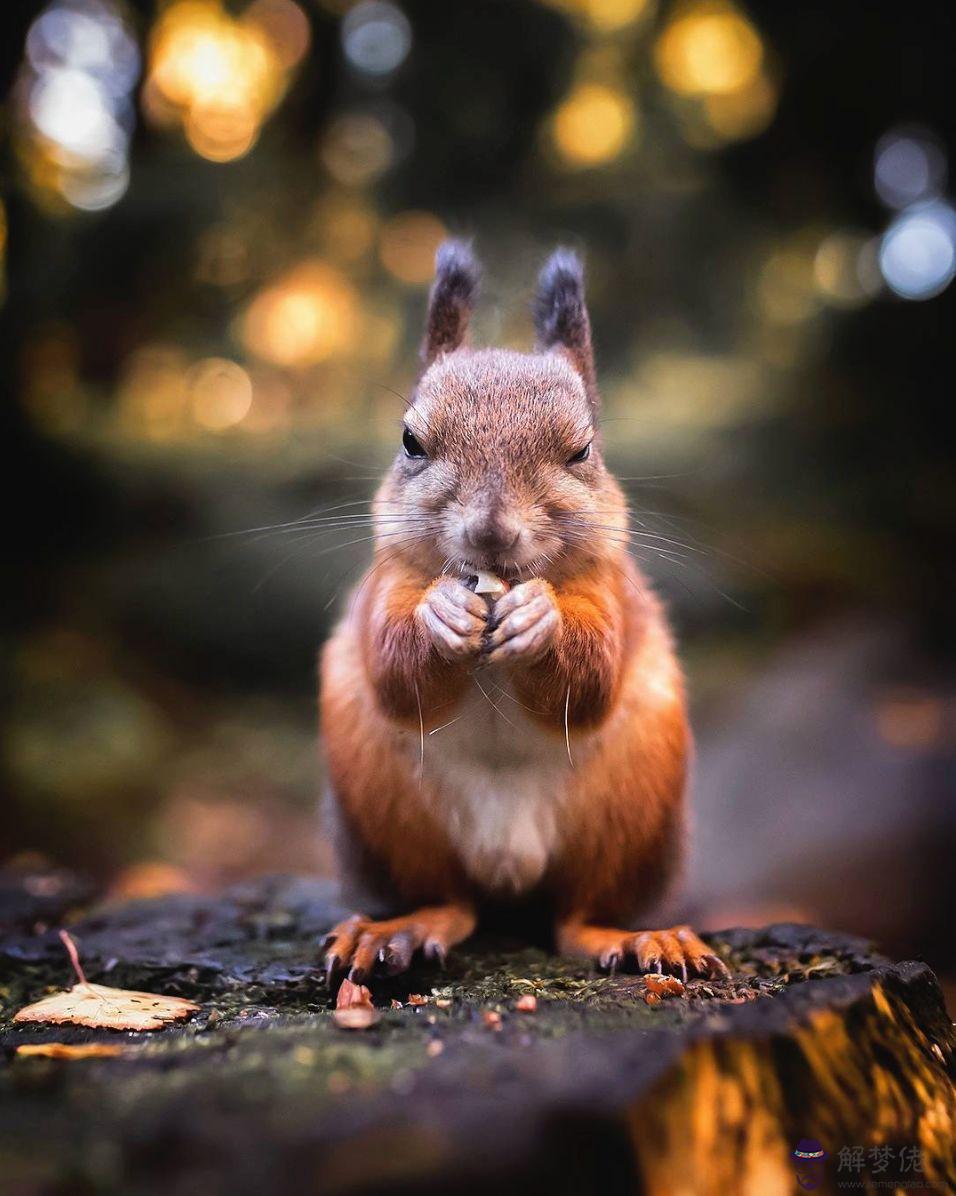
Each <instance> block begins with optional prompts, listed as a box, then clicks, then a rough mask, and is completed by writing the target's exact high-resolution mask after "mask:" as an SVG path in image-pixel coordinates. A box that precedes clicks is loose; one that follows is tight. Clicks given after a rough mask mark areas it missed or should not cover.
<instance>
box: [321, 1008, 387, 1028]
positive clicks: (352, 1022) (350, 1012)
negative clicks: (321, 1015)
mask: <svg viewBox="0 0 956 1196" xmlns="http://www.w3.org/2000/svg"><path fill="white" fill-rule="evenodd" d="M379 1016H380V1014H379V1012H378V1010H377V1009H374V1008H373V1007H372V1006H371V1005H368V1006H366V1005H351V1006H346V1007H345V1008H344V1009H333V1011H332V1017H333V1019H334V1021H335V1024H336V1025H337V1026H338V1027H340V1029H342V1030H367V1029H368V1028H369V1027H370V1026H374V1025H375V1023H376V1022H377V1021H378V1020H379Z"/></svg>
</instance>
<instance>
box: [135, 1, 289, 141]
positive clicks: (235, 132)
mask: <svg viewBox="0 0 956 1196" xmlns="http://www.w3.org/2000/svg"><path fill="white" fill-rule="evenodd" d="M308 39H309V30H308V20H307V18H306V17H305V14H304V13H303V12H302V10H301V9H299V8H298V6H297V5H295V4H294V3H293V2H292V0H258V2H257V3H255V4H253V5H252V6H251V7H250V8H249V9H248V10H247V11H246V13H245V14H244V15H243V16H242V18H241V19H236V18H234V17H232V16H231V15H230V14H229V13H228V12H227V11H226V10H225V9H224V8H223V7H222V5H221V4H220V3H217V2H216V0H176V2H175V3H173V4H172V5H170V7H168V8H166V9H165V10H164V11H163V13H162V14H161V16H160V17H159V19H158V20H157V22H156V24H155V26H154V28H153V31H152V34H151V37H150V53H149V72H148V76H147V80H146V86H145V88H144V90H143V106H144V110H145V111H146V114H147V116H148V117H149V119H150V120H151V121H152V122H153V123H155V124H158V125H160V126H169V125H173V126H175V125H177V124H178V125H181V127H182V129H183V131H184V133H185V135H186V139H187V141H188V143H189V145H190V146H191V147H192V148H193V149H194V150H195V151H196V153H197V154H199V155H200V156H201V157H203V158H206V159H207V160H209V161H211V162H229V161H232V160H234V159H236V158H240V157H242V156H243V155H244V154H246V153H248V152H249V150H250V149H251V148H252V146H253V145H255V143H256V140H257V139H258V137H259V133H260V131H261V128H262V125H263V122H264V121H265V120H266V118H267V117H268V116H269V114H270V113H271V112H272V110H273V109H274V107H275V105H276V104H277V103H278V102H279V100H280V99H281V97H282V95H283V94H284V92H285V89H286V87H287V86H288V83H289V79H290V71H291V69H292V68H293V67H294V66H295V65H296V64H297V63H298V62H299V61H300V60H301V58H302V56H303V55H304V53H305V51H306V49H307V47H308Z"/></svg>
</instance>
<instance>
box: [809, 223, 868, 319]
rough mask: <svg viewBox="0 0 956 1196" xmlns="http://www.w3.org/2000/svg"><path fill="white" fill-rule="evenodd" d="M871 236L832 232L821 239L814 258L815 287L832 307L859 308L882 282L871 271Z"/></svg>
mask: <svg viewBox="0 0 956 1196" xmlns="http://www.w3.org/2000/svg"><path fill="white" fill-rule="evenodd" d="M871 242H872V238H871V237H868V236H866V235H865V234H864V233H856V232H835V233H831V234H830V235H829V236H826V237H824V238H823V240H822V241H821V242H820V245H819V247H818V248H817V252H816V254H815V256H814V259H813V276H814V279H815V281H816V284H817V290H818V291H819V292H820V294H821V295H822V296H823V298H824V300H825V301H826V302H827V303H829V304H830V305H831V306H833V307H846V308H851V307H859V306H860V305H861V304H862V303H865V302H866V301H867V300H868V299H871V298H872V297H873V296H874V295H875V294H876V293H877V292H878V291H879V289H880V287H881V285H882V283H881V279H880V276H879V271H878V270H874V268H873V261H872V250H871Z"/></svg>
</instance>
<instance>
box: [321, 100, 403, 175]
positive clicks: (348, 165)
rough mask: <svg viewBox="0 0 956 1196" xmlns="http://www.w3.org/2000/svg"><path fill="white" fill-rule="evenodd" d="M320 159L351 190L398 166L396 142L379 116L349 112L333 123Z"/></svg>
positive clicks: (328, 130)
mask: <svg viewBox="0 0 956 1196" xmlns="http://www.w3.org/2000/svg"><path fill="white" fill-rule="evenodd" d="M320 157H321V159H322V163H323V165H324V166H325V168H326V169H327V170H328V172H329V174H330V175H331V176H332V177H333V178H334V179H335V180H336V182H339V183H342V184H343V185H344V186H347V187H361V186H367V185H368V184H369V183H373V182H375V180H376V179H378V178H380V177H381V176H382V175H383V174H384V173H385V172H386V171H387V170H388V169H389V168H390V167H391V166H392V165H393V164H394V162H395V157H396V154H395V142H394V139H393V137H392V133H391V130H390V129H389V127H388V125H387V124H386V123H385V121H384V120H382V119H381V117H379V116H378V115H375V114H373V113H364V112H345V113H342V115H341V116H337V117H335V119H334V120H332V121H331V122H330V124H329V126H328V129H327V130H326V133H325V137H324V138H323V141H322V145H321V148H320Z"/></svg>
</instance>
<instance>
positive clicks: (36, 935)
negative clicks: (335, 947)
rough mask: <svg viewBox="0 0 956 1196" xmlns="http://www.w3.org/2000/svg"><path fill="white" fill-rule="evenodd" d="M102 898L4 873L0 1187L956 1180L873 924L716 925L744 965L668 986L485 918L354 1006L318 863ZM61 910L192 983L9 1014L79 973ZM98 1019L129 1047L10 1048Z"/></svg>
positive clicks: (136, 966)
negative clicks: (242, 881) (306, 870)
mask: <svg viewBox="0 0 956 1196" xmlns="http://www.w3.org/2000/svg"><path fill="white" fill-rule="evenodd" d="M84 900H86V895H85V894H84V893H83V891H82V888H81V887H78V886H76V885H75V883H74V882H73V880H72V878H70V877H67V876H64V875H59V876H57V875H51V876H36V875H34V876H26V877H25V876H19V877H8V878H7V879H6V881H5V882H0V997H2V1002H3V1004H2V1010H3V1019H2V1020H0V1035H2V1045H3V1048H4V1065H3V1068H2V1072H0V1177H2V1182H0V1190H2V1192H3V1193H4V1196H47V1194H50V1196H53V1194H55V1196H73V1194H76V1196H80V1194H82V1196H94V1194H95V1196H101V1194H102V1196H107V1194H108V1196H112V1194H116V1196H141V1194H142V1196H160V1194H162V1196H200V1194H201V1196H220V1194H221V1196H227V1194H228V1196H247V1194H248V1196H262V1194H266V1193H268V1194H283V1193H287V1192H289V1193H292V1192H294V1193H297V1194H306V1196H309V1194H311V1193H333V1194H337V1193H372V1192H375V1193H378V1192H388V1193H406V1192H408V1193H410V1192H415V1193H434V1194H435V1196H437V1194H438V1193H448V1192H454V1193H456V1196H458V1194H462V1193H465V1194H467V1193H478V1192H489V1191H495V1192H503V1191H504V1192H512V1191H513V1192H522V1193H525V1194H526V1193H529V1192H539V1191H540V1192H544V1191H547V1192H549V1193H575V1194H576V1196H577V1194H580V1193H590V1192H595V1193H597V1192H600V1193H601V1194H602V1196H609V1194H610V1196H614V1194H616V1193H624V1192H627V1193H635V1192H638V1193H640V1192H647V1193H661V1192H666V1193H669V1194H677V1193H681V1194H683V1193H687V1194H694V1196H699V1194H702V1193H703V1194H705V1196H709V1194H710V1193H714V1194H715V1196H716V1194H717V1193H720V1194H721V1196H724V1194H726V1193H748V1194H749V1193H753V1194H754V1196H757V1194H759V1196H773V1194H775V1193H790V1192H795V1191H798V1190H799V1186H808V1185H810V1184H815V1186H816V1188H817V1190H819V1191H825V1192H838V1191H841V1190H842V1189H843V1188H844V1187H846V1188H856V1189H857V1190H874V1191H875V1190H877V1189H890V1190H892V1189H893V1188H907V1189H908V1188H914V1189H917V1190H919V1189H922V1190H925V1191H932V1192H952V1191H954V1190H956V1158H954V1145H953V1143H954V1125H956V1097H954V1087H953V1082H952V1077H953V1068H954V1045H956V1043H954V1036H953V1032H952V1026H951V1024H950V1022H949V1020H948V1018H947V1016H946V1013H945V1009H944V1007H943V1001H942V997H941V993H940V990H939V987H938V985H937V983H936V979H935V977H934V976H933V973H932V972H931V971H930V970H929V968H928V967H926V966H925V965H924V964H921V963H892V962H890V961H889V960H886V959H884V958H882V957H881V956H879V955H878V954H876V953H875V952H874V951H873V949H872V948H871V947H870V945H869V944H867V943H866V942H863V941H862V940H859V939H855V938H850V937H847V936H845V935H840V934H830V933H826V932H824V931H820V930H816V929H813V928H811V927H807V926H798V925H791V924H781V925H774V926H767V927H764V928H762V929H758V930H751V929H736V930H727V931H722V932H720V933H718V934H713V935H710V936H709V939H710V941H711V942H712V943H713V945H714V946H715V947H716V948H717V949H718V950H719V951H720V952H721V954H722V955H723V957H724V958H725V959H726V960H727V963H728V965H729V966H730V968H731V972H732V975H731V979H730V980H729V981H726V982H723V981H720V982H717V981H701V980H698V981H691V982H690V983H688V985H687V988H686V992H685V993H684V994H683V995H679V996H663V997H662V998H661V999H659V1000H654V999H653V998H654V996H655V994H649V991H648V987H647V985H646V982H645V980H644V979H643V978H642V977H639V976H635V975H616V976H606V975H602V974H599V973H597V972H595V971H594V970H592V969H591V968H589V967H588V966H587V965H586V964H584V965H582V964H580V963H577V962H574V961H569V960H564V959H559V958H557V957H555V956H553V955H550V954H548V953H546V952H544V951H542V950H539V949H535V948H530V947H528V946H526V945H525V946H523V945H521V944H514V943H508V942H505V941H503V940H500V939H492V938H488V937H477V938H475V939H474V940H472V941H471V942H469V943H468V944H465V946H464V949H461V950H458V951H456V952H454V953H453V954H452V955H451V956H450V958H449V960H448V964H447V968H446V969H445V970H443V971H442V970H439V969H438V968H436V967H434V966H431V965H421V966H420V967H418V968H416V970H414V971H413V972H411V973H409V974H408V975H407V976H404V977H399V978H397V979H394V980H391V981H387V982H386V981H382V982H380V983H375V984H374V985H373V991H374V997H375V1001H376V1005H378V1006H381V1016H380V1018H379V1020H378V1022H377V1024H375V1025H374V1026H372V1027H371V1028H368V1029H365V1030H361V1031H356V1030H346V1029H343V1028H341V1027H340V1026H339V1025H337V1024H336V1021H335V1019H334V1018H333V1016H332V1013H331V1008H332V1001H331V998H330V994H329V992H328V990H327V989H326V987H325V984H324V981H323V980H322V978H321V976H320V974H319V972H318V970H317V969H316V966H315V965H316V961H317V958H318V950H319V948H318V944H319V942H320V940H321V938H322V936H323V934H324V932H325V931H326V930H327V929H328V927H329V926H330V925H331V924H332V923H334V922H335V921H337V920H338V919H339V918H340V916H342V915H343V913H345V912H347V911H343V910H341V909H340V908H339V907H338V906H337V904H336V901H335V897H334V895H333V890H332V888H331V886H329V885H328V884H327V883H325V882H321V881H312V880H304V879H292V878H273V879H270V880H266V881H259V882H255V883H250V884H247V885H243V886H241V887H238V888H235V889H233V890H231V891H230V892H228V893H227V894H225V895H223V896H220V897H199V896H193V895H182V894H180V895H174V896H168V897H163V898H158V899H153V900H147V901H138V902H132V903H127V904H124V905H118V906H109V905H100V906H98V907H94V908H92V909H91V910H89V912H86V913H85V914H83V915H82V916H78V915H79V914H80V913H81V911H80V910H79V909H77V903H82V902H83V901H84ZM64 919H65V920H68V921H70V922H71V933H73V935H74V938H75V939H76V941H77V943H78V945H79V948H80V952H81V955H82V958H83V961H84V965H85V968H86V970H87V974H88V977H89V979H90V980H91V981H95V982H101V983H105V984H109V985H112V986H116V987H126V988H139V989H145V990H147V991H152V992H158V993H164V994H170V995H176V996H182V997H189V998H192V999H194V1000H196V1001H198V1002H200V1003H201V1005H202V1011H201V1012H200V1013H199V1014H196V1015H195V1016H194V1017H193V1018H192V1019H191V1020H190V1021H189V1022H187V1023H184V1024H182V1025H180V1026H178V1027H175V1028H173V1027H169V1028H166V1029H164V1030H162V1031H155V1032H152V1033H123V1032H117V1031H107V1030H91V1029H84V1028H81V1027H74V1026H65V1025H59V1026H43V1025H31V1024H24V1023H17V1024H14V1023H13V1022H12V1021H11V1018H12V1016H13V1014H14V1013H15V1011H16V1010H17V1009H19V1008H20V1007H22V1006H23V1005H26V1004H28V1003H29V1002H32V1001H35V1000H37V999H39V998H40V997H41V996H43V995H45V994H46V993H47V992H49V991H50V990H51V989H53V988H64V987H68V986H69V985H70V984H71V983H72V979H71V976H70V973H69V968H68V965H67V960H66V958H65V955H64V952H63V948H62V945H61V944H60V942H59V940H58V938H57V936H56V933H55V928H56V927H57V926H59V925H60V924H61V923H62V921H63V920H64ZM419 995H420V997H421V999H419ZM649 995H650V996H651V998H652V999H651V1001H650V1002H648V999H647V998H648V996H649ZM530 997H534V998H535V1001H531V1000H529V999H528V998H530ZM521 998H525V1000H523V1001H522V1000H521ZM393 1002H400V1003H401V1004H400V1006H399V1005H394V1006H393ZM529 1006H533V1008H528V1007H529ZM104 1041H106V1042H109V1043H113V1044H120V1045H122V1047H123V1050H122V1053H120V1054H119V1055H118V1056H116V1057H112V1058H88V1059H65V1060H59V1059H50V1058H37V1057H34V1056H27V1055H26V1054H24V1053H18V1048H19V1047H20V1046H22V1045H24V1044H30V1043H34V1044H35V1043H48V1042H60V1043H88V1042H104ZM798 1147H800V1148H801V1150H802V1155H803V1156H811V1157H801V1156H800V1154H798V1155H797V1157H794V1151H795V1148H798ZM820 1151H822V1152H823V1155H824V1156H825V1157H822V1158H820V1157H817V1158H814V1157H812V1156H814V1155H818V1154H819V1152H820ZM798 1173H799V1175H800V1177H801V1179H798Z"/></svg>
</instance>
